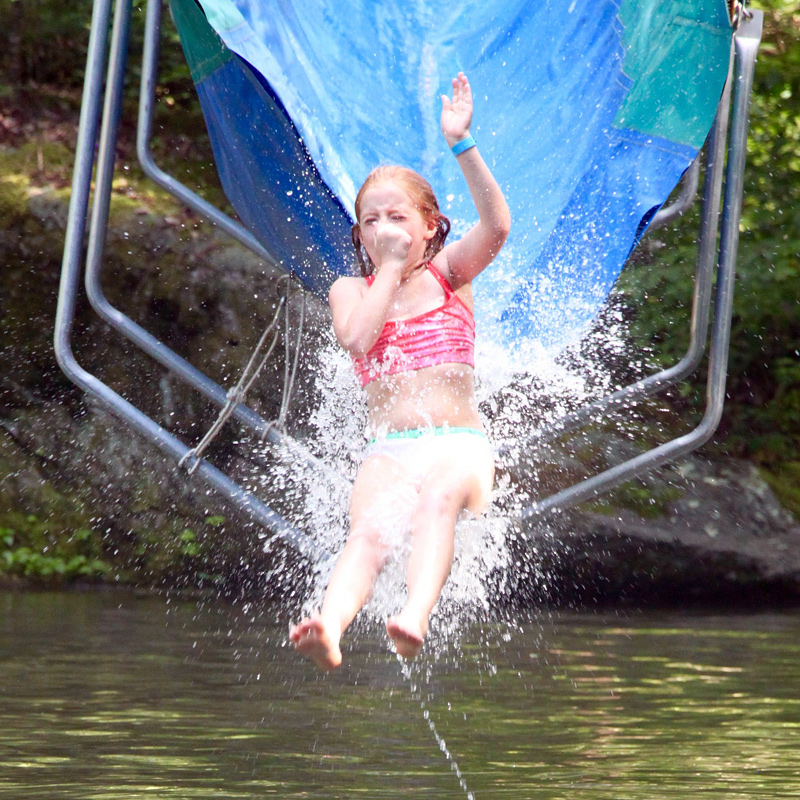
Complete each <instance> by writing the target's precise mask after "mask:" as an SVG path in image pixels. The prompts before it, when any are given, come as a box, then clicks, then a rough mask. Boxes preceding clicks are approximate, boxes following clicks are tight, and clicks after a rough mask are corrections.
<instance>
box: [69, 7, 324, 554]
mask: <svg viewBox="0 0 800 800" xmlns="http://www.w3.org/2000/svg"><path fill="white" fill-rule="evenodd" d="M160 11H161V6H160V0H150V3H149V6H148V22H149V21H150V20H151V19H154V20H155V25H156V29H155V35H156V36H157V25H158V19H159V17H160ZM130 14H131V0H117V4H116V9H115V14H114V25H113V32H112V37H111V56H110V60H109V73H108V80H107V83H106V91H105V104H104V109H103V125H102V130H101V133H100V137H99V144H98V121H99V114H100V101H101V98H103V96H104V91H103V77H102V73H103V66H104V63H105V58H106V51H107V45H106V41H107V37H108V28H109V22H110V18H111V0H95V4H94V9H93V13H92V26H91V31H90V36H89V49H88V55H87V64H86V76H85V79H84V86H83V103H82V106H81V116H80V122H79V128H78V144H77V151H76V154H75V167H74V172H73V180H72V194H71V198H70V207H69V214H68V218H67V230H66V238H65V243H64V260H63V264H62V272H61V283H60V287H59V297H58V307H57V311H56V322H55V335H54V348H55V354H56V359H57V360H58V363H59V366H60V367H61V369H62V370H63V371H64V373H65V374H66V375H67V377H68V378H69V379H70V380H71V381H72V382H73V383H75V384H76V385H77V386H79V387H80V388H81V389H83V390H84V391H85V392H87V393H89V394H90V395H92V396H93V397H95V398H96V399H97V400H99V401H100V402H101V403H102V404H103V405H104V406H105V407H106V408H108V409H109V410H110V411H112V412H113V413H114V414H115V415H117V416H118V417H120V418H121V419H122V420H124V421H125V422H127V423H128V424H129V425H130V426H131V427H133V428H134V430H136V431H137V432H138V433H140V434H141V435H142V436H144V437H145V439H147V440H148V441H150V442H151V443H152V444H155V445H156V446H158V447H159V448H161V449H162V450H163V451H165V452H166V453H168V454H169V455H171V456H173V457H174V458H175V459H176V460H177V461H180V460H181V459H182V458H183V457H184V456H185V455H186V454H187V453H188V452H189V448H188V447H187V446H186V445H185V444H183V442H181V441H180V440H179V439H178V438H177V437H175V436H173V435H172V434H171V433H169V432H168V431H167V430H165V429H164V428H163V427H161V426H160V425H158V424H157V423H156V422H154V421H153V420H152V419H151V418H150V417H148V416H147V415H146V414H144V413H142V412H141V411H140V410H139V409H137V408H136V407H135V406H133V405H132V404H131V403H129V402H128V401H127V400H125V399H124V398H123V397H121V396H120V395H119V394H117V393H116V392H114V391H113V390H112V389H111V388H110V387H108V386H107V385H106V384H105V383H103V382H102V381H101V380H99V379H98V378H97V377H96V376H94V375H92V374H91V373H89V372H88V371H86V370H85V369H83V368H82V367H81V366H80V365H79V364H78V363H77V361H76V360H75V357H74V354H73V353H72V348H71V342H70V339H71V335H72V326H73V321H74V315H75V303H76V300H77V294H78V285H79V280H80V270H81V255H82V253H81V251H82V243H83V236H84V233H85V229H86V217H87V212H88V207H89V196H90V193H91V182H92V167H93V164H94V150H95V146H96V145H97V146H98V156H97V159H98V161H97V180H96V188H95V192H94V198H93V201H94V202H93V207H92V218H91V226H90V233H89V248H88V253H87V272H86V290H87V293H88V295H89V298H90V301H91V303H92V305H93V307H94V308H95V310H96V311H97V313H98V314H99V315H100V316H101V317H102V318H103V319H104V320H106V321H107V322H108V323H109V324H110V325H112V327H114V328H115V329H117V330H119V331H121V332H122V333H123V334H124V335H125V336H127V337H128V338H129V339H131V341H133V342H134V343H136V344H137V345H139V346H140V347H142V349H144V350H145V351H146V352H147V353H148V354H150V355H151V356H153V357H154V358H156V359H157V360H158V361H159V362H160V363H162V364H163V365H164V366H166V367H167V368H168V369H170V370H172V371H173V372H175V373H177V374H178V375H179V376H180V377H181V378H183V379H184V380H186V381H187V382H188V383H190V384H191V385H192V386H194V387H195V388H197V389H198V390H199V391H201V392H202V393H203V394H204V395H206V397H208V398H209V399H211V400H212V401H214V402H216V403H217V404H218V405H224V403H225V400H226V393H225V391H224V390H223V389H222V388H221V387H220V386H218V385H217V384H215V383H214V382H213V381H211V380H210V379H209V378H207V377H206V376H205V375H203V374H202V373H201V372H200V371H199V370H197V369H195V368H194V367H192V366H191V365H190V364H188V362H186V361H185V360H184V359H182V358H180V356H178V355H177V354H175V353H174V352H173V351H172V350H170V349H169V348H168V347H166V346H165V345H164V344H162V343H161V342H160V341H158V340H157V339H156V338H155V337H153V336H152V335H151V334H149V333H148V332H147V331H145V330H144V329H142V328H141V327H140V326H138V325H137V324H136V323H134V322H133V321H132V320H130V319H129V318H128V317H127V316H125V315H124V314H122V312H120V311H118V310H117V309H115V308H113V307H112V306H111V305H110V304H109V303H108V301H107V300H106V299H105V297H104V296H103V293H102V290H101V288H100V283H99V267H100V263H101V260H102V251H103V246H104V244H105V234H106V229H107V222H108V209H109V203H110V196H111V180H112V177H113V165H114V150H115V144H116V133H117V126H118V123H119V115H120V108H121V95H122V86H123V83H124V72H125V62H126V55H127V45H128V38H129V32H130ZM151 46H152V45H151ZM153 59H154V60H155V56H153ZM145 80H149V81H150V82H151V83H152V73H151V75H150V76H146V75H143V82H144V81H145ZM156 169H157V168H156ZM186 192H188V190H185V191H184V192H181V195H182V196H181V198H180V199H182V200H184V201H185V202H186V201H187V198H186V197H185V196H184V195H185V193H186ZM195 198H196V199H195V201H194V202H193V203H192V204H191V205H192V207H193V208H195V210H198V211H199V212H200V213H205V211H206V209H205V206H208V209H213V207H212V206H210V205H209V204H207V203H205V201H203V200H202V199H201V198H199V197H196V196H195ZM204 204H205V205H204ZM213 211H214V214H213V216H214V218H215V219H214V221H215V222H219V221H218V220H217V219H216V217H217V216H223V215H221V214H220V212H219V211H217V209H213ZM220 224H221V223H220ZM223 227H224V228H225V230H227V231H228V232H229V233H231V234H232V235H235V236H236V238H238V239H240V241H242V238H244V243H245V244H247V245H248V246H250V243H249V242H248V241H247V237H248V236H249V234H247V233H246V232H244V233H245V236H244V237H242V236H241V234H240V233H239V232H237V231H236V229H237V227H238V228H241V226H237V223H235V222H233V221H232V220H231V221H229V223H226V224H224V225H223ZM242 230H243V229H242ZM237 233H239V235H237ZM253 241H254V240H253ZM256 252H257V253H258V254H259V255H261V256H262V257H263V256H264V255H266V252H265V251H264V250H263V248H261V247H260V246H258V249H257V250H256ZM236 416H237V418H239V419H240V420H241V421H242V422H244V423H245V424H247V425H248V426H249V427H251V428H253V429H254V430H256V431H259V432H263V433H265V434H266V436H267V438H269V439H271V440H272V441H284V439H285V438H286V437H283V436H282V435H281V434H280V432H278V431H276V430H274V428H272V426H270V425H269V423H268V422H266V421H265V420H263V419H261V417H259V416H258V415H257V414H255V412H253V411H252V410H251V409H249V408H247V407H244V406H240V407H239V408H238V409H237V412H236ZM295 446H298V445H295ZM298 447H299V446H298ZM197 474H198V475H199V476H201V477H202V478H203V479H205V481H207V482H208V483H209V484H211V486H213V487H214V488H215V489H216V490H217V491H218V492H220V493H221V494H222V495H223V496H224V497H226V498H227V499H229V500H230V501H232V502H233V503H235V504H236V505H237V506H239V507H240V508H242V509H243V510H245V511H246V512H247V513H249V514H250V515H251V516H252V517H253V518H254V519H255V520H256V521H258V522H259V523H261V524H262V525H264V526H265V527H266V528H267V529H268V530H270V531H272V532H273V534H274V535H273V537H272V539H274V538H278V537H280V538H283V539H285V540H287V541H288V542H290V543H291V544H292V545H293V546H294V547H295V548H297V550H299V551H300V552H301V553H303V554H305V555H308V556H312V557H316V558H319V557H321V556H324V555H325V553H324V552H323V551H322V550H321V548H319V546H318V545H317V544H316V543H315V542H314V541H313V540H312V539H311V537H309V536H308V535H307V534H305V533H303V532H302V531H299V530H298V529H297V528H295V527H294V526H292V525H290V524H289V523H288V522H287V521H286V520H285V519H283V517H281V516H280V515H279V514H277V513H276V512H275V511H274V510H273V509H271V508H270V507H269V506H268V505H266V504H265V503H263V502H261V501H260V500H259V499H258V498H257V497H255V496H254V495H253V494H251V493H250V492H247V491H246V490H245V489H243V488H242V487H241V486H239V485H238V484H237V483H235V482H234V481H232V480H231V479H230V478H229V477H228V476H227V475H225V474H224V473H223V472H221V471H220V470H218V469H216V468H215V467H213V466H211V464H209V463H208V462H207V461H202V462H201V463H200V465H199V467H198V468H197ZM272 539H270V540H269V541H272Z"/></svg>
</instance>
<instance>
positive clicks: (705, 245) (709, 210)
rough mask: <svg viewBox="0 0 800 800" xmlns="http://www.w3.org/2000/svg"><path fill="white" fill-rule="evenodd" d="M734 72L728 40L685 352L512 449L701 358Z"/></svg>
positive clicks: (550, 435)
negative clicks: (670, 363) (727, 60)
mask: <svg viewBox="0 0 800 800" xmlns="http://www.w3.org/2000/svg"><path fill="white" fill-rule="evenodd" d="M732 72H733V45H731V62H730V68H729V70H728V80H727V81H726V82H725V87H724V89H723V92H722V97H721V99H720V103H719V106H717V114H716V117H715V119H714V125H713V126H712V128H711V132H710V134H709V138H708V146H707V149H706V164H705V177H704V181H703V204H702V215H701V218H700V234H699V238H698V246H697V261H696V265H695V280H694V293H693V299H692V313H691V323H690V336H689V347H688V349H687V351H686V353H685V355H684V356H683V358H682V359H681V360H680V361H679V362H678V363H677V364H674V365H673V366H672V367H668V368H667V369H664V370H661V371H660V372H657V373H655V374H654V375H650V376H648V377H647V378H643V379H642V380H640V381H636V382H635V383H632V384H630V385H629V386H625V387H624V388H622V389H619V390H618V391H616V392H613V393H612V394H610V395H607V396H606V397H602V398H600V399H599V400H595V401H593V402H591V403H587V404H586V405H584V406H581V407H580V408H579V409H576V410H575V411H573V412H571V413H570V414H566V415H565V416H563V417H562V418H561V419H559V420H556V421H555V422H554V423H552V424H550V425H548V426H547V427H544V428H542V429H541V430H539V431H537V432H536V433H534V434H533V435H532V436H530V437H529V438H528V440H527V441H526V442H525V443H524V444H523V445H522V447H521V448H520V447H519V446H516V447H515V448H514V450H515V451H517V452H521V451H524V450H525V449H526V446H532V445H534V444H542V443H544V442H547V441H551V440H552V439H555V438H557V437H558V436H562V435H563V434H565V433H569V432H570V431H573V430H575V429H576V428H579V427H580V426H581V425H584V424H585V423H587V422H589V421H590V420H592V419H593V418H595V417H596V416H598V415H600V414H601V413H603V412H604V411H606V410H608V409H613V410H614V411H621V410H624V409H626V408H630V407H631V406H633V405H635V404H636V403H638V402H639V401H641V400H643V399H645V398H647V397H651V396H652V395H654V394H657V393H658V392H660V391H662V390H663V389H665V388H667V387H668V386H671V385H673V384H674V383H677V382H678V381H680V380H683V379H684V378H685V377H686V376H687V375H690V374H691V373H692V372H694V370H695V369H697V366H698V365H699V364H700V361H701V360H702V358H703V353H704V352H705V345H706V340H707V338H708V320H709V310H710V306H711V287H712V283H713V274H714V255H715V251H716V245H717V229H718V223H719V213H720V199H721V196H722V178H723V174H724V168H725V144H726V138H727V133H728V119H729V115H730V97H731V82H732V81H731V76H732ZM501 455H502V456H504V457H505V458H509V457H512V452H511V449H510V448H503V450H502V451H501Z"/></svg>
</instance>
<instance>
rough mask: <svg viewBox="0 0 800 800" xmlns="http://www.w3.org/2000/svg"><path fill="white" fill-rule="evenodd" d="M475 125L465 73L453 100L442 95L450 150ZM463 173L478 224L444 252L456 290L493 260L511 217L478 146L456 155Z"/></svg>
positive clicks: (444, 129)
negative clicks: (473, 123)
mask: <svg viewBox="0 0 800 800" xmlns="http://www.w3.org/2000/svg"><path fill="white" fill-rule="evenodd" d="M471 122H472V90H471V89H470V85H469V81H468V80H467V77H466V75H464V73H463V72H459V73H458V77H457V78H454V79H453V99H452V100H451V99H450V98H449V97H447V95H442V133H443V134H444V138H445V139H446V140H447V144H448V146H449V147H452V146H453V145H454V144H457V143H458V142H461V141H463V140H464V139H467V138H469V136H470V132H469V126H470V123H471ZM456 158H457V159H458V165H459V166H460V167H461V171H462V172H463V173H464V177H465V178H466V181H467V186H469V191H470V194H471V195H472V200H473V202H474V203H475V208H476V209H477V211H478V222H477V224H476V225H474V226H473V227H472V228H470V230H469V231H468V232H467V233H466V234H465V235H464V236H463V237H462V238H461V239H459V240H458V241H457V242H453V244H450V245H448V246H447V247H446V248H445V249H444V250H443V255H444V256H445V257H446V258H447V268H448V271H449V273H450V281H451V283H452V284H453V287H454V288H458V287H459V286H462V285H464V284H465V283H469V282H470V281H472V279H473V278H474V277H476V276H477V275H478V274H479V273H480V272H481V271H482V270H483V269H484V268H485V267H487V266H488V265H489V264H490V263H491V262H492V260H493V259H494V257H495V256H496V255H497V254H498V253H499V252H500V248H501V247H502V246H503V244H504V243H505V240H506V238H507V237H508V231H509V227H510V226H511V215H510V213H509V211H508V205H507V204H506V201H505V198H504V197H503V193H502V191H501V190H500V187H499V186H498V185H497V181H496V180H495V179H494V176H493V175H492V173H491V172H490V171H489V167H487V166H486V163H485V162H484V160H483V158H481V155H480V153H479V152H478V148H477V147H470V148H469V149H467V150H464V151H463V152H462V153H459V155H457V156H456Z"/></svg>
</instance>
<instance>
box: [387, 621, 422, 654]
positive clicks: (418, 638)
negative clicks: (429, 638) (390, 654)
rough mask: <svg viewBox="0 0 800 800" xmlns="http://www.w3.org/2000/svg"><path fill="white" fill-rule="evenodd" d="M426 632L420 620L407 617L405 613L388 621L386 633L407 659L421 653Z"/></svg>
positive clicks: (399, 652)
mask: <svg viewBox="0 0 800 800" xmlns="http://www.w3.org/2000/svg"><path fill="white" fill-rule="evenodd" d="M426 632H427V631H425V630H423V628H422V626H421V625H420V623H419V621H417V620H414V619H412V618H410V617H407V616H406V615H405V614H404V613H401V614H400V616H398V617H391V618H390V619H389V620H387V622H386V633H388V634H389V638H390V639H391V640H392V641H393V642H394V646H395V649H396V650H397V652H398V654H399V655H401V656H402V657H403V658H405V659H406V660H407V661H411V660H413V659H415V658H416V657H417V656H418V655H419V651H420V650H422V642H423V641H424V639H425V634H426Z"/></svg>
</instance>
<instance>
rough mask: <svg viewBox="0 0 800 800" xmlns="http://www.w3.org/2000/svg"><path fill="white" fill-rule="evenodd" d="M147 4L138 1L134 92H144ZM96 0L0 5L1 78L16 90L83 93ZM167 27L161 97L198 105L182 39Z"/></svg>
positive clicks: (22, 0)
mask: <svg viewBox="0 0 800 800" xmlns="http://www.w3.org/2000/svg"><path fill="white" fill-rule="evenodd" d="M146 6H147V2H146V0H133V8H132V18H131V43H130V52H131V54H132V58H131V63H130V69H129V72H128V84H127V86H128V91H129V92H138V83H139V76H140V74H141V69H140V65H139V63H138V62H139V61H140V60H141V51H142V43H143V40H144V21H145V10H146ZM92 7H93V0H72V1H71V2H69V3H64V2H63V0H61V1H59V0H2V2H0V73H2V74H3V75H5V76H6V81H7V83H8V84H9V85H10V86H11V88H12V89H14V88H16V87H17V86H18V85H20V84H28V83H35V84H53V85H58V86H60V87H62V88H65V89H67V88H79V87H81V86H82V84H83V75H84V68H85V65H86V54H87V50H88V45H89V29H90V26H91V20H92ZM164 19H165V21H166V22H167V24H165V25H164V26H163V33H162V40H161V41H162V49H161V54H160V60H159V64H160V74H161V86H160V90H159V91H160V94H161V95H162V96H163V97H165V98H169V99H170V104H172V103H173V102H175V101H180V102H185V101H188V100H191V101H193V98H194V92H193V89H192V83H191V78H190V76H189V69H188V67H187V66H186V62H185V60H184V58H183V52H182V50H181V47H180V41H179V39H178V34H177V32H176V31H175V29H174V27H173V26H172V25H171V24H169V13H168V12H167V13H165V14H164Z"/></svg>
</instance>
